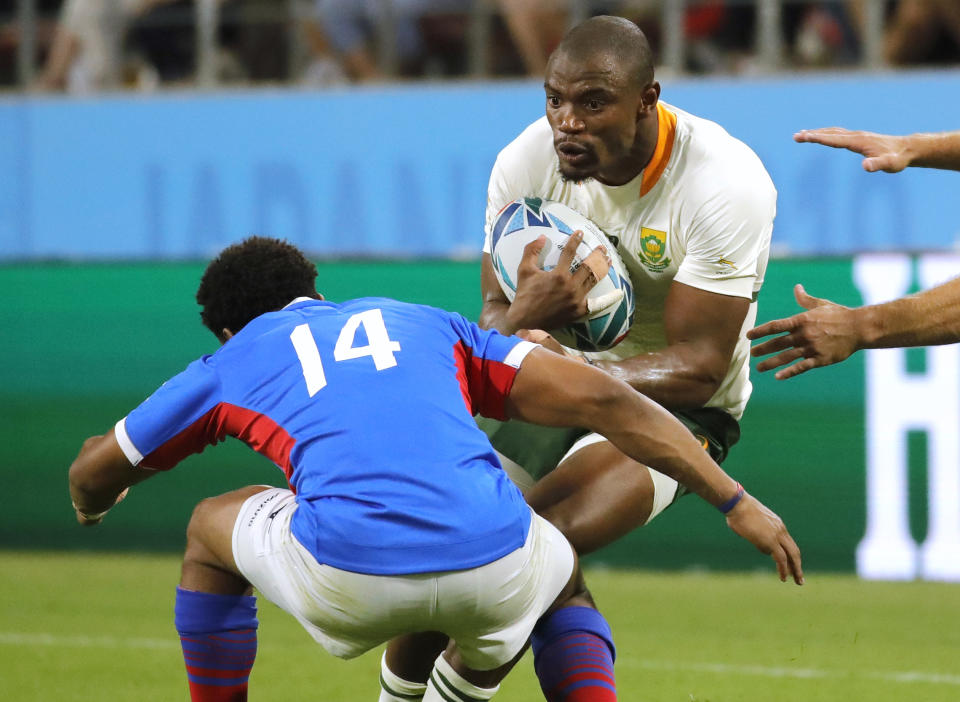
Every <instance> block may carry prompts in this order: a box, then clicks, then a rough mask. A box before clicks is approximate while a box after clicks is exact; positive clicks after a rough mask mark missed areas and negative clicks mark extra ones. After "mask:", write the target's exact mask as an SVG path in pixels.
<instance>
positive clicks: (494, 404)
mask: <svg viewBox="0 0 960 702" xmlns="http://www.w3.org/2000/svg"><path fill="white" fill-rule="evenodd" d="M453 357H454V362H455V363H456V364H457V381H458V382H459V383H460V392H461V393H463V401H464V402H465V403H466V405H467V409H468V410H469V411H470V414H481V415H483V416H484V417H490V418H492V419H499V420H505V419H507V410H506V404H507V402H506V400H507V395H509V394H510V389H511V388H512V387H513V381H514V380H515V379H516V377H517V369H516V368H514V367H513V366H508V365H507V364H506V363H502V362H501V361H491V360H489V359H486V358H480V357H478V356H474V355H473V350H472V349H470V348H469V347H468V346H467V345H466V344H465V343H463V341H458V342H457V343H456V344H455V345H454V347H453Z"/></svg>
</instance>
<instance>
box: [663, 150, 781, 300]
mask: <svg viewBox="0 0 960 702" xmlns="http://www.w3.org/2000/svg"><path fill="white" fill-rule="evenodd" d="M747 158H748V159H749V160H750V161H755V162H756V163H755V165H756V167H755V168H754V167H748V168H743V165H744V164H743V162H742V161H741V163H740V164H738V168H737V169H736V173H735V174H734V173H731V174H730V175H731V179H730V180H729V181H727V182H723V183H719V182H717V183H715V186H714V185H710V186H708V187H710V188H711V189H714V187H715V190H714V191H713V192H704V193H703V194H702V197H698V198H694V201H696V202H699V203H700V204H699V206H698V207H697V208H696V210H695V211H694V212H692V213H691V219H690V222H689V226H688V228H687V234H686V255H685V256H684V258H683V261H682V262H681V264H680V267H679V269H678V270H677V274H676V277H675V278H674V280H676V281H678V282H680V283H684V284H686V285H690V286H692V287H695V288H699V289H701V290H708V291H710V292H715V293H720V294H722V295H732V296H735V297H745V298H747V299H754V298H755V296H756V294H757V293H758V292H759V290H760V287H761V285H762V284H763V277H764V274H765V272H766V265H767V252H768V251H769V248H770V237H771V235H772V233H773V220H774V216H775V214H776V206H777V205H776V203H777V191H776V189H775V188H774V186H773V182H772V181H771V180H770V177H769V176H768V175H767V173H766V171H765V170H764V169H763V167H762V165H761V164H760V162H759V159H757V158H756V156H754V155H753V154H752V152H750V153H749V156H748V157H747ZM749 165H750V166H753V165H754V164H749ZM731 181H732V182H731Z"/></svg>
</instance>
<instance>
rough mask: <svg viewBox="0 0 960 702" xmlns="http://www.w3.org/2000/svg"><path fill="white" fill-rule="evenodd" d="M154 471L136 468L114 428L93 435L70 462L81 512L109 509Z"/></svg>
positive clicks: (74, 495)
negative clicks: (120, 443)
mask: <svg viewBox="0 0 960 702" xmlns="http://www.w3.org/2000/svg"><path fill="white" fill-rule="evenodd" d="M151 475H154V471H149V470H145V469H142V468H136V467H134V466H132V465H131V464H130V462H129V461H128V460H127V458H126V456H125V455H124V454H123V452H122V451H121V450H120V447H119V445H118V444H117V440H116V437H115V436H114V433H113V431H110V432H108V433H107V434H104V435H103V436H92V437H90V438H89V439H87V440H86V441H85V442H84V443H83V446H82V447H81V449H80V453H79V455H78V456H77V458H76V459H75V460H74V461H73V463H72V464H71V465H70V471H69V476H68V477H69V487H70V498H71V499H72V500H73V504H74V506H75V507H76V509H78V510H79V511H80V512H82V513H84V514H98V513H100V512H105V511H106V510H108V509H110V508H111V507H112V506H113V505H114V503H115V502H116V500H117V497H118V496H119V495H120V493H122V492H123V491H124V490H126V489H127V488H128V487H130V486H131V485H135V484H136V483H139V482H142V481H143V480H146V479H147V478H149V477H150V476H151Z"/></svg>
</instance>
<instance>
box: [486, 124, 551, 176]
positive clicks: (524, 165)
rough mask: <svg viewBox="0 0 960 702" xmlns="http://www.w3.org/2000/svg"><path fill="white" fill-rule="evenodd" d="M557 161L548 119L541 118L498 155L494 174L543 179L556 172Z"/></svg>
mask: <svg viewBox="0 0 960 702" xmlns="http://www.w3.org/2000/svg"><path fill="white" fill-rule="evenodd" d="M555 161H556V154H555V153H554V150H553V133H552V131H551V130H550V124H549V123H548V122H547V118H546V117H541V118H540V119H538V120H537V121H536V122H534V123H533V124H531V125H530V126H528V127H527V128H526V129H524V130H523V131H522V132H521V133H520V135H519V136H517V138H516V139H514V140H513V141H511V142H510V143H509V144H507V145H506V146H505V147H504V148H503V149H502V150H501V151H500V153H499V154H497V160H496V163H495V165H494V172H497V171H500V172H502V173H504V174H505V175H509V176H513V177H523V176H526V177H539V178H542V177H543V176H544V175H545V174H547V173H550V172H551V171H552V170H555Z"/></svg>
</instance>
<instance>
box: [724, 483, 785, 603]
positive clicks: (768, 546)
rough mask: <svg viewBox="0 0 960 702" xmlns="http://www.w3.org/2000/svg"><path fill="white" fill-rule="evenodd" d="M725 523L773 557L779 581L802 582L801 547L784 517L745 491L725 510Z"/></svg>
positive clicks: (762, 551)
mask: <svg viewBox="0 0 960 702" xmlns="http://www.w3.org/2000/svg"><path fill="white" fill-rule="evenodd" d="M727 526H729V527H730V528H731V529H733V531H734V532H736V534H737V535H738V536H741V537H743V538H744V539H746V540H747V541H749V542H750V543H752V544H753V545H754V546H756V547H757V549H758V550H759V551H760V552H761V553H765V554H767V555H768V556H770V557H771V558H773V560H774V562H775V563H776V564H777V574H778V575H779V576H780V581H781V582H786V581H787V578H788V577H792V578H793V582H795V583H796V584H797V585H803V565H802V564H801V562H800V549H799V547H797V544H796V542H795V541H794V540H793V537H792V536H790V532H788V531H787V527H786V525H785V524H784V523H783V520H781V519H780V517H778V516H777V515H776V514H774V512H772V511H771V510H770V509H768V508H767V507H766V506H765V505H764V504H763V503H762V502H760V501H759V500H757V499H755V498H754V497H752V496H751V495H749V494H745V495H744V496H743V499H742V500H740V502H739V503H737V505H736V507H734V508H733V509H732V510H730V512H728V513H727Z"/></svg>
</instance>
